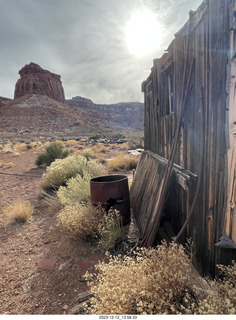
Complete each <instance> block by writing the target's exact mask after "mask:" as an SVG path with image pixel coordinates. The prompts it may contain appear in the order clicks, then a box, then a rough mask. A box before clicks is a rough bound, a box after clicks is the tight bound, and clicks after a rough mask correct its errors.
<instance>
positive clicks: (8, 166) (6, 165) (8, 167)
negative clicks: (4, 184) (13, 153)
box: [5, 162, 15, 169]
mask: <svg viewBox="0 0 236 320" xmlns="http://www.w3.org/2000/svg"><path fill="white" fill-rule="evenodd" d="M14 165H15V164H14V163H13V162H7V163H6V164H5V168H6V169H10V168H12V167H13V166H14Z"/></svg>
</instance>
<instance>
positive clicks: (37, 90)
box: [14, 62, 65, 103]
mask: <svg viewBox="0 0 236 320" xmlns="http://www.w3.org/2000/svg"><path fill="white" fill-rule="evenodd" d="M19 74H20V79H19V80H18V81H17V83H16V85H15V93H14V99H16V98H20V97H22V96H23V95H25V94H41V95H46V96H48V97H50V98H52V99H55V100H57V101H60V102H63V103H64V102H65V94H64V89H63V87H62V82H61V76H60V75H57V74H55V73H52V72H50V71H48V70H44V69H42V68H41V67H40V66H39V65H38V64H36V63H33V62H31V63H30V64H27V65H25V66H24V67H23V68H22V69H21V70H20V71H19Z"/></svg>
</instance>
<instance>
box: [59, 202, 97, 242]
mask: <svg viewBox="0 0 236 320" xmlns="http://www.w3.org/2000/svg"><path fill="white" fill-rule="evenodd" d="M102 219H103V211H102V210H101V208H99V207H97V208H95V207H94V206H93V205H92V204H88V205H86V206H85V205H84V204H77V205H76V206H66V207H65V208H63V209H62V210H61V212H60V213H59V215H58V222H59V226H60V227H61V228H62V229H64V230H65V231H67V232H68V233H70V234H72V235H73V236H75V237H78V238H82V239H83V238H86V237H87V236H92V237H96V235H97V228H98V224H99V223H101V221H102Z"/></svg>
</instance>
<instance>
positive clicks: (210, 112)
mask: <svg viewBox="0 0 236 320" xmlns="http://www.w3.org/2000/svg"><path fill="white" fill-rule="evenodd" d="M142 91H143V92H144V101H145V106H144V108H145V109H144V136H145V139H144V140H145V151H144V152H143V154H142V155H141V159H140V162H139V164H138V167H137V171H136V176H135V178H134V183H133V185H132V187H131V206H132V208H133V210H134V214H135V217H136V219H137V223H138V226H139V228H140V231H141V236H142V238H143V243H144V245H152V244H154V243H155V242H156V241H157V239H158V237H159V238H160V239H161V238H162V239H163V238H166V235H169V236H170V235H173V234H175V236H178V241H182V242H184V241H185V240H186V238H189V237H191V238H192V240H193V243H194V251H195V254H194V265H195V266H196V268H197V269H198V270H199V272H200V273H201V274H203V275H205V274H213V275H214V274H215V272H216V264H218V263H225V264H229V263H230V262H231V260H232V259H236V245H235V243H236V0H224V1H222V0H207V1H203V3H202V4H201V5H200V7H199V8H198V9H197V10H196V11H195V12H193V11H191V12H190V13H189V20H188V21H187V23H186V24H185V25H184V26H183V28H182V29H181V30H179V31H178V32H177V33H176V34H175V38H174V40H173V41H172V43H171V44H170V45H169V47H168V50H166V53H164V55H163V56H162V57H161V58H160V59H155V60H154V61H153V67H152V69H151V74H150V75H149V77H148V78H147V79H146V81H144V82H143V84H142ZM170 225H171V226H172V228H170ZM150 234H152V236H150Z"/></svg>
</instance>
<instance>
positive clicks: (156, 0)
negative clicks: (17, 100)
mask: <svg viewBox="0 0 236 320" xmlns="http://www.w3.org/2000/svg"><path fill="white" fill-rule="evenodd" d="M200 2H201V0H192V1H188V0H129V1H127V0H119V1H117V0H96V1H94V0H66V1H65V0H40V1H39V0H0V39H1V59H0V70H1V73H0V74H1V76H0V96H6V97H10V98H12V97H13V93H14V86H15V83H16V81H17V79H18V77H19V76H18V74H17V73H18V70H19V69H21V68H22V67H23V66H24V65H25V64H28V63H30V62H31V61H32V62H35V63H38V64H39V65H40V66H41V67H42V68H44V69H48V70H50V71H51V72H54V73H57V74H60V75H61V77H62V82H63V86H64V90H65V94H66V97H67V98H71V97H72V96H76V95H81V96H84V97H87V98H90V99H92V100H93V101H94V102H97V103H112V102H119V101H133V100H138V101H142V100H143V96H142V93H141V92H140V88H141V83H142V81H143V80H144V79H145V78H146V77H147V76H148V74H149V72H150V68H151V66H152V61H153V59H154V58H156V57H158V56H160V55H162V53H163V51H164V50H165V49H166V47H167V46H168V44H169V43H170V41H171V40H172V39H173V35H174V33H175V32H176V31H178V29H179V28H181V27H182V25H183V24H184V23H185V22H186V21H187V19H188V11H189V10H190V9H192V10H195V9H196V8H197V6H198V5H199V4H200ZM144 7H147V8H149V9H151V10H152V11H153V12H154V13H155V14H156V17H157V19H158V20H159V21H160V23H161V24H162V25H163V27H164V32H163V41H162V45H161V47H159V49H158V50H157V51H156V52H152V53H151V54H148V55H146V56H144V57H142V58H137V57H136V56H133V55H131V54H130V53H129V51H128V48H127V44H126V42H125V25H126V24H127V22H128V20H129V19H130V17H131V14H132V12H134V10H136V9H139V8H144Z"/></svg>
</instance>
